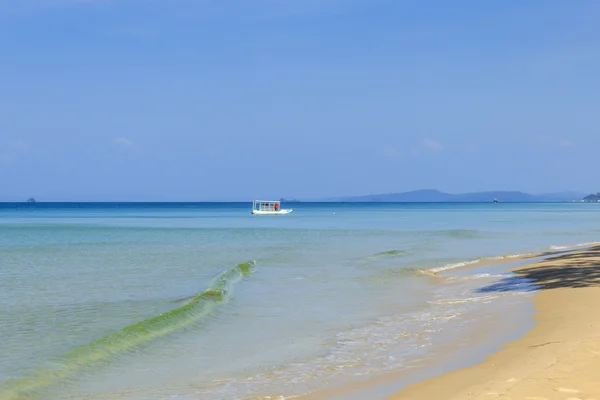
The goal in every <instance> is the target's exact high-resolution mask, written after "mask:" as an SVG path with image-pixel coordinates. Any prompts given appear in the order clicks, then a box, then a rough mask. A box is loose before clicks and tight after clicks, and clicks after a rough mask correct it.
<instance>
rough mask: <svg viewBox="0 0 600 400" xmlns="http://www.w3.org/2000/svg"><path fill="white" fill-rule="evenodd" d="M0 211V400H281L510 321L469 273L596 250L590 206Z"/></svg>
mask: <svg viewBox="0 0 600 400" xmlns="http://www.w3.org/2000/svg"><path fill="white" fill-rule="evenodd" d="M291 206H292V207H293V208H294V209H295V211H294V213H292V214H290V215H287V216H260V217H259V216H251V215H250V213H249V211H250V205H249V204H150V205H149V204H133V205H132V204H129V205H115V204H62V205H49V204H37V205H36V206H34V207H28V206H23V205H21V206H19V207H16V206H15V205H10V204H0V337H1V338H2V340H1V341H0V354H2V355H3V356H2V358H0V399H4V398H14V399H21V398H23V399H25V398H27V399H30V398H43V399H51V398H57V399H58V398H69V397H72V398H84V397H85V398H92V399H93V398H125V399H163V398H182V399H194V398H211V399H235V398H250V397H252V396H266V395H286V396H287V395H293V394H299V393H306V392H310V391H313V390H315V389H318V388H323V387H328V386H331V385H340V384H343V383H344V382H347V381H349V380H352V379H355V378H356V377H360V376H369V375H372V374H378V373H382V372H386V371H392V370H398V369H402V368H406V367H408V366H409V365H411V363H414V362H416V361H418V360H421V359H423V358H424V357H427V356H428V355H431V354H432V353H433V352H435V349H436V348H437V347H436V346H441V345H443V344H444V343H445V341H449V340H453V338H458V337H462V336H464V332H465V331H466V330H468V329H472V326H473V318H474V317H473V316H474V315H476V314H477V312H478V310H481V309H482V307H496V308H498V307H516V304H518V303H519V302H524V301H526V299H527V297H528V296H530V291H529V290H528V288H527V285H524V286H523V287H522V288H521V289H522V290H521V289H519V290H511V291H508V292H506V293H480V292H477V288H478V287H481V286H482V285H487V284H490V283H492V282H493V281H494V280H498V279H501V278H502V277H503V276H502V275H501V274H496V273H494V274H489V273H481V272H479V273H478V272H477V270H472V271H471V272H468V273H467V275H466V276H454V277H451V276H447V277H435V276H431V275H428V274H423V273H420V272H419V271H420V270H424V269H425V270H426V269H432V268H433V269H436V268H437V269H438V270H443V269H445V268H450V267H452V266H455V265H461V264H462V263H463V262H465V261H470V260H475V259H479V258H481V257H496V256H502V255H503V256H510V255H515V254H520V253H530V252H537V251H544V250H548V249H550V247H551V246H555V247H554V248H559V247H560V246H563V245H574V244H583V243H589V242H594V241H596V240H598V238H599V237H600V229H599V228H598V226H600V224H599V223H600V212H599V209H598V208H597V205H594V204H579V203H576V204H336V203H325V204H311V203H297V204H292V205H291Z"/></svg>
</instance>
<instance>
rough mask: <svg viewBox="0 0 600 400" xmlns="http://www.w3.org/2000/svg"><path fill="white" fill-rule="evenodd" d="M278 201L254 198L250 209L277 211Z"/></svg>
mask: <svg viewBox="0 0 600 400" xmlns="http://www.w3.org/2000/svg"><path fill="white" fill-rule="evenodd" d="M279 203H280V202H279V201H270V200H254V201H253V202H252V209H253V210H257V211H279V209H280V207H279Z"/></svg>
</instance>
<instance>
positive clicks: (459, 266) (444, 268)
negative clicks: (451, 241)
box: [429, 259, 481, 273]
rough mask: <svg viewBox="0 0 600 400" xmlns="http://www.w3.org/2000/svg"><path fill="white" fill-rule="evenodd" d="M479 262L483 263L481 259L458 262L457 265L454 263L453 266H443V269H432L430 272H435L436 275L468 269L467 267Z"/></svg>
mask: <svg viewBox="0 0 600 400" xmlns="http://www.w3.org/2000/svg"><path fill="white" fill-rule="evenodd" d="M478 262H481V259H477V260H470V261H462V262H457V263H453V264H446V265H442V266H441V267H435V268H430V269H429V271H431V272H434V273H435V272H442V271H448V270H450V269H456V268H461V267H466V266H467V265H472V264H477V263H478Z"/></svg>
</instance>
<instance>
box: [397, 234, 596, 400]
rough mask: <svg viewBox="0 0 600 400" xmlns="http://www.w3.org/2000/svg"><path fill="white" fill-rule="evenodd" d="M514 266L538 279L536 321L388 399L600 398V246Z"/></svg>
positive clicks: (506, 286)
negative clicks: (497, 346)
mask: <svg viewBox="0 0 600 400" xmlns="http://www.w3.org/2000/svg"><path fill="white" fill-rule="evenodd" d="M514 272H515V273H517V274H518V275H520V276H523V277H526V278H529V279H531V280H533V281H534V282H535V283H536V284H538V285H539V289H540V290H539V292H537V293H536V295H535V297H534V303H535V309H536V311H537V314H536V316H535V318H536V325H535V327H534V328H533V329H532V330H530V331H529V332H527V333H526V334H525V335H524V336H523V338H521V339H519V340H516V341H514V342H511V343H508V344H507V345H505V346H504V347H503V349H502V350H501V351H499V352H497V353H495V354H493V355H491V356H489V357H488V358H487V359H486V360H485V362H483V363H481V364H478V365H475V366H472V367H469V368H465V369H460V370H456V371H453V372H450V373H448V374H445V375H441V376H439V377H435V378H432V379H428V380H425V381H422V382H419V383H416V384H413V385H410V386H408V387H406V389H405V390H403V391H401V392H400V393H397V394H395V395H393V396H390V397H389V399H391V400H409V399H410V400H430V399H431V400H464V399H466V400H472V399H486V400H488V399H502V400H517V399H519V400H544V399H547V400H554V399H560V400H600V246H596V247H593V248H590V249H587V250H582V251H576V252H572V253H565V254H559V255H555V256H551V257H550V258H548V259H546V260H544V261H542V262H539V263H536V264H531V265H525V266H523V267H519V268H516V269H515V270H514ZM510 285H511V281H510V280H507V281H506V282H503V283H500V284H497V285H493V286H492V287H489V288H488V290H490V291H495V290H511V287H510Z"/></svg>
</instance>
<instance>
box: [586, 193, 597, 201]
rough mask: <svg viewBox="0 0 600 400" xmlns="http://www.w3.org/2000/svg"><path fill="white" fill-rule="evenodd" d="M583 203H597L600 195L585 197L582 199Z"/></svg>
mask: <svg viewBox="0 0 600 400" xmlns="http://www.w3.org/2000/svg"><path fill="white" fill-rule="evenodd" d="M583 201H584V202H586V203H599V202H600V193H596V194H590V195H587V196H585V197H584V198H583Z"/></svg>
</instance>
